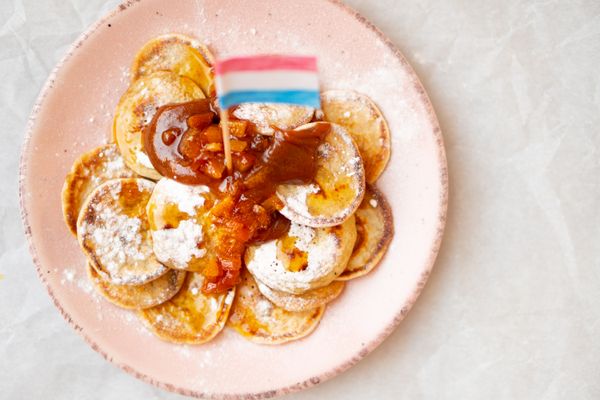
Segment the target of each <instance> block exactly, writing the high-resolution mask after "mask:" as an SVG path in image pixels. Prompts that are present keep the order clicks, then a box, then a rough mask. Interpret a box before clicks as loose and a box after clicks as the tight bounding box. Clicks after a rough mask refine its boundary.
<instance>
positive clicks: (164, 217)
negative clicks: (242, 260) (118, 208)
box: [147, 178, 217, 272]
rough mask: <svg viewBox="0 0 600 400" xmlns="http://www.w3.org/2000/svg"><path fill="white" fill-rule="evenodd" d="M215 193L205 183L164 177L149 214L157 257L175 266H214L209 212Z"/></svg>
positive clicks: (152, 200) (194, 268)
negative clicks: (187, 183)
mask: <svg viewBox="0 0 600 400" xmlns="http://www.w3.org/2000/svg"><path fill="white" fill-rule="evenodd" d="M214 201H215V199H214V195H212V194H211V193H210V188H209V187H208V186H204V185H193V186H192V185H184V184H181V183H178V182H175V181H174V180H171V179H167V178H163V179H161V180H160V181H158V183H157V184H156V186H155V187H154V191H153V192H152V196H151V197H150V200H149V201H148V206H147V215H148V221H149V222H150V232H151V233H152V239H153V240H152V243H153V249H154V254H155V255H156V258H157V259H158V260H159V261H160V262H162V263H163V264H165V265H166V266H168V267H170V268H174V269H182V270H188V271H196V272H202V271H203V270H204V269H205V268H208V267H210V266H212V265H214V264H215V263H216V262H217V260H216V258H215V257H214V251H213V246H214V243H213V241H212V239H211V238H210V236H209V233H210V230H211V227H210V225H211V222H210V218H209V213H208V212H209V211H210V209H211V208H212V206H213V204H214Z"/></svg>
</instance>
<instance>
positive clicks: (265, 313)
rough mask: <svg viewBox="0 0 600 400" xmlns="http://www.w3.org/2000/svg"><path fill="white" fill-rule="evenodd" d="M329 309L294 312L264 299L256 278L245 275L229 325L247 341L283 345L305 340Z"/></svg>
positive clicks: (321, 307) (243, 275)
mask: <svg viewBox="0 0 600 400" xmlns="http://www.w3.org/2000/svg"><path fill="white" fill-rule="evenodd" d="M324 311H325V306H320V307H317V308H313V309H311V310H308V311H300V312H290V311H286V310H284V309H283V308H281V307H278V306H276V305H274V304H273V303H271V302H270V301H269V300H268V299H267V298H266V297H264V296H263V295H262V294H261V293H260V291H259V290H258V287H257V285H256V282H255V281H254V278H253V277H252V275H250V274H249V273H248V272H247V271H246V272H245V273H243V274H242V282H241V284H240V285H239V286H238V288H237V294H236V298H235V301H234V303H233V307H232V309H231V315H230V317H229V321H228V324H229V326H231V327H232V328H233V329H235V330H236V331H237V332H238V333H239V334H241V335H242V336H244V337H245V338H246V339H248V340H250V341H252V342H255V343H260V344H282V343H286V342H289V341H292V340H297V339H300V338H303V337H304V336H306V335H308V334H310V333H311V332H312V331H313V330H314V329H315V328H316V327H317V325H318V324H319V321H320V320H321V317H323V312H324Z"/></svg>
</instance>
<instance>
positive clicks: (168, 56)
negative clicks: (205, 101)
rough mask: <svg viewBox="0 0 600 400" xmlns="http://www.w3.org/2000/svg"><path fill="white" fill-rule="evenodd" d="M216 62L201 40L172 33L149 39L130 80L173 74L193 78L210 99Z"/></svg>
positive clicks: (134, 63)
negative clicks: (165, 73) (159, 73)
mask: <svg viewBox="0 0 600 400" xmlns="http://www.w3.org/2000/svg"><path fill="white" fill-rule="evenodd" d="M214 63H215V60H214V57H213V55H212V54H211V52H210V50H209V49H208V48H207V47H206V46H205V45H203V44H202V43H201V42H200V41H198V40H196V39H194V38H191V37H189V36H185V35H181V34H176V33H170V34H167V35H162V36H158V37H156V38H154V39H152V40H150V41H149V42H147V43H146V44H145V45H144V46H143V47H142V48H141V49H140V51H139V52H138V54H137V55H136V56H135V60H134V61H133V65H132V66H131V79H132V81H136V80H138V79H139V78H140V77H142V76H146V75H150V74H152V73H154V72H156V71H171V72H174V73H176V74H177V75H182V76H186V77H188V78H190V79H192V80H193V81H194V82H196V84H198V86H200V88H202V91H203V92H204V94H205V95H206V96H207V97H208V96H211V95H213V94H214V85H213V82H214V73H213V70H212V66H213V64H214Z"/></svg>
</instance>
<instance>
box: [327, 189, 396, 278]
mask: <svg viewBox="0 0 600 400" xmlns="http://www.w3.org/2000/svg"><path fill="white" fill-rule="evenodd" d="M354 215H355V217H356V231H357V239H356V244H355V246H354V250H353V252H352V256H351V257H350V261H348V265H347V266H346V270H345V271H344V272H343V273H342V274H341V275H340V276H339V277H338V279H339V280H350V279H354V278H358V277H359V276H363V275H366V274H368V273H369V272H371V270H373V268H375V267H376V266H377V264H378V263H379V261H380V260H381V258H382V257H383V255H384V254H385V252H386V251H387V248H388V246H389V244H390V241H391V240H392V236H394V221H393V218H392V210H391V209H390V206H389V204H388V202H387V201H386V200H385V197H384V196H383V194H381V192H379V191H378V190H377V189H376V188H374V187H373V186H370V185H368V186H367V193H366V194H365V198H364V200H363V202H362V203H361V205H360V207H359V208H358V210H356V213H355V214H354Z"/></svg>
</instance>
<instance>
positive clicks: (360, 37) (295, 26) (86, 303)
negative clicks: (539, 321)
mask: <svg viewBox="0 0 600 400" xmlns="http://www.w3.org/2000/svg"><path fill="white" fill-rule="evenodd" d="M168 32H180V33H186V34H191V35H195V36H197V37H200V38H203V39H205V40H206V42H207V43H208V44H209V45H210V47H211V48H212V49H213V50H214V52H215V53H216V55H218V56H225V55H232V54H246V53H308V54H315V55H317V56H318V57H319V68H320V72H321V80H322V84H323V87H324V88H325V89H327V88H348V89H356V90H359V91H361V92H364V93H366V94H368V95H369V96H371V98H373V99H374V100H375V102H376V103H377V104H378V105H379V106H380V107H381V109H382V110H383V112H384V114H385V116H386V118H387V120H388V123H389V126H390V128H391V132H392V145H393V146H392V158H391V160H390V164H389V166H388V168H387V170H386V171H385V173H384V175H383V176H382V178H381V179H380V181H379V182H378V186H379V187H380V189H381V190H382V191H383V193H384V194H385V195H386V196H387V198H388V200H389V202H390V204H391V207H392V209H393V213H394V223H395V230H396V234H395V237H394V239H393V241H392V244H391V246H390V249H389V251H388V253H387V255H386V257H385V258H384V260H383V262H382V263H381V265H380V266H379V267H378V268H377V269H376V270H375V271H374V272H373V273H372V274H371V275H369V276H367V277H365V278H361V279H358V280H355V281H352V282H350V283H349V284H348V287H347V289H346V291H345V292H344V293H343V295H342V296H341V297H340V298H339V299H338V300H337V301H336V302H335V303H333V304H331V306H330V307H328V309H327V312H326V313H325V316H324V318H323V320H322V322H321V324H320V326H319V327H318V328H317V329H316V331H315V332H314V333H313V334H312V335H310V336H309V337H307V338H306V339H303V340H300V341H297V342H294V343H291V344H288V345H284V346H275V347H268V346H261V345H256V344H252V343H250V342H247V341H245V340H244V339H243V338H242V337H240V336H237V334H235V333H234V332H232V331H229V330H226V331H224V332H223V333H222V334H221V335H220V336H219V337H218V338H217V339H216V340H214V341H213V342H211V343H209V344H207V345H203V346H196V347H193V346H179V345H174V344H170V343H165V342H162V341H160V340H158V339H156V338H155V337H154V336H152V335H151V334H150V333H148V332H147V331H146V330H145V329H144V328H143V327H142V325H141V324H140V323H139V322H138V321H137V319H136V318H135V316H134V315H133V314H132V313H130V312H127V311H123V310H120V309H118V308H116V307H114V306H112V305H110V304H109V303H107V302H106V301H104V300H103V299H101V298H99V297H98V296H97V295H94V293H93V291H91V287H90V286H89V283H88V282H87V279H86V276H85V271H84V261H85V260H84V257H83V255H82V253H81V251H80V250H79V247H78V245H77V242H76V241H75V239H74V238H73V237H72V236H71V235H70V234H69V232H68V231H67V228H66V227H65V224H64V223H63V219H62V214H61V204H60V191H61V187H62V184H63V180H64V177H65V175H66V173H67V171H68V170H69V168H70V166H71V164H72V162H73V160H74V159H75V158H76V157H77V156H78V155H79V154H80V153H82V152H83V151H86V150H88V149H91V148H93V147H94V146H96V145H98V144H100V143H103V142H104V141H105V140H106V139H107V138H108V137H109V134H110V126H111V122H112V113H113V110H114V108H115V106H116V104H117V102H118V100H119V97H120V95H121V93H123V91H124V90H125V89H126V87H127V84H128V80H127V76H126V71H127V68H128V66H129V65H130V63H131V61H132V59H133V56H134V54H135V53H136V51H137V50H138V49H139V48H140V46H141V45H142V44H143V43H144V42H146V41H147V40H148V39H150V38H152V37H154V36H157V35H159V34H163V33H168ZM20 190H21V202H22V212H23V218H24V223H25V227H26V230H27V234H28V237H29V241H30V246H31V252H32V254H33V257H34V260H35V263H36V265H37V268H38V273H39V275H40V277H41V279H42V280H43V281H44V282H45V283H46V285H47V287H48V291H49V293H50V295H51V296H52V298H53V300H54V302H55V304H56V306H57V307H58V309H59V310H60V311H61V313H62V314H63V316H64V317H65V318H66V319H67V320H68V321H69V323H70V324H71V325H73V326H74V327H75V329H76V330H77V331H79V332H80V333H81V334H82V335H83V336H84V338H85V339H86V340H87V342H88V343H90V345H91V346H93V348H94V349H95V350H97V351H98V352H100V353H101V354H102V355H104V356H105V357H106V358H107V359H108V360H110V361H112V362H114V363H116V364H117V365H119V366H120V367H121V368H123V369H124V370H126V371H127V372H130V373H132V374H134V375H136V376H137V377H139V378H142V379H144V380H146V381H148V382H151V383H153V384H155V385H158V386H160V387H163V388H166V389H169V390H174V391H178V392H180V393H185V394H190V395H196V396H207V397H211V396H213V397H218V396H223V395H226V396H227V397H247V398H258V397H271V396H274V395H277V394H281V393H286V392H290V391H294V390H299V389H302V388H306V387H309V386H311V385H314V384H317V383H319V382H321V381H323V380H324V379H328V378H331V377H332V376H334V375H335V374H337V373H339V372H341V371H343V370H344V369H346V368H348V367H350V366H351V365H353V364H354V363H356V362H357V361H358V360H360V359H361V358H362V357H364V356H365V355H366V354H368V353H369V352H370V351H372V350H373V349H374V348H375V347H376V346H377V345H378V344H379V343H380V342H381V341H382V340H383V339H384V338H385V337H386V336H387V335H389V334H390V333H391V331H392V330H393V329H394V327H395V326H396V325H397V324H398V323H399V322H400V320H401V319H402V318H403V317H404V316H405V315H406V313H407V311H408V310H409V309H410V307H411V306H412V304H413V303H414V301H415V299H416V297H417V296H418V294H419V292H420V291H421V289H422V287H423V285H424V283H425V281H426V279H427V277H428V275H429V273H430V271H431V268H432V266H433V262H434V260H435V256H436V254H437V251H438V248H439V245H440V241H441V236H442V231H443V227H444V222H445V213H446V202H447V173H446V160H445V155H444V148H443V142H442V136H441V133H440V130H439V127H438V124H437V120H436V118H435V115H434V112H433V110H432V108H431V105H430V103H429V100H428V99H427V96H426V94H425V92H424V90H423V88H422V86H421V84H420V83H419V81H418V79H417V77H416V76H415V74H414V72H413V71H412V69H411V68H410V66H409V65H408V64H407V63H406V61H405V60H404V59H403V57H402V56H401V54H400V53H399V52H398V50H397V49H396V48H395V47H394V46H393V45H392V44H390V43H389V42H388V41H387V40H386V38H385V37H384V36H383V35H382V34H381V33H380V32H378V31H377V30H376V29H375V28H374V27H373V26H371V25H370V24H369V23H368V22H366V21H365V20H364V19H363V18H362V17H360V16H359V15H357V14H356V13H354V12H353V11H352V10H350V9H348V8H347V7H345V6H343V5H341V4H338V3H336V2H333V1H326V0H303V1H295V0H285V1H281V0H261V1H236V0H170V1H164V0H143V1H141V2H128V3H126V4H124V5H122V6H121V7H119V9H118V10H116V11H115V12H113V13H112V14H111V15H109V16H108V17H107V18H105V19H103V20H102V21H101V22H99V23H98V24H97V25H95V26H94V27H92V28H91V29H90V30H89V31H88V32H87V33H86V34H85V35H84V36H83V37H82V38H81V39H80V40H79V41H78V42H77V43H76V44H75V46H74V47H73V48H72V49H71V52H70V53H69V55H68V56H67V57H66V59H65V60H64V61H63V63H61V64H60V65H59V67H58V68H57V70H56V71H55V73H54V74H53V75H52V76H51V78H50V79H49V81H48V83H47V85H46V87H45V88H44V90H43V92H42V94H41V95H40V98H39V100H38V103H37V104H36V107H35V109H34V111H33V113H32V119H31V124H30V130H29V133H28V137H27V140H26V143H25V146H24V151H23V157H22V164H21V186H20Z"/></svg>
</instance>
